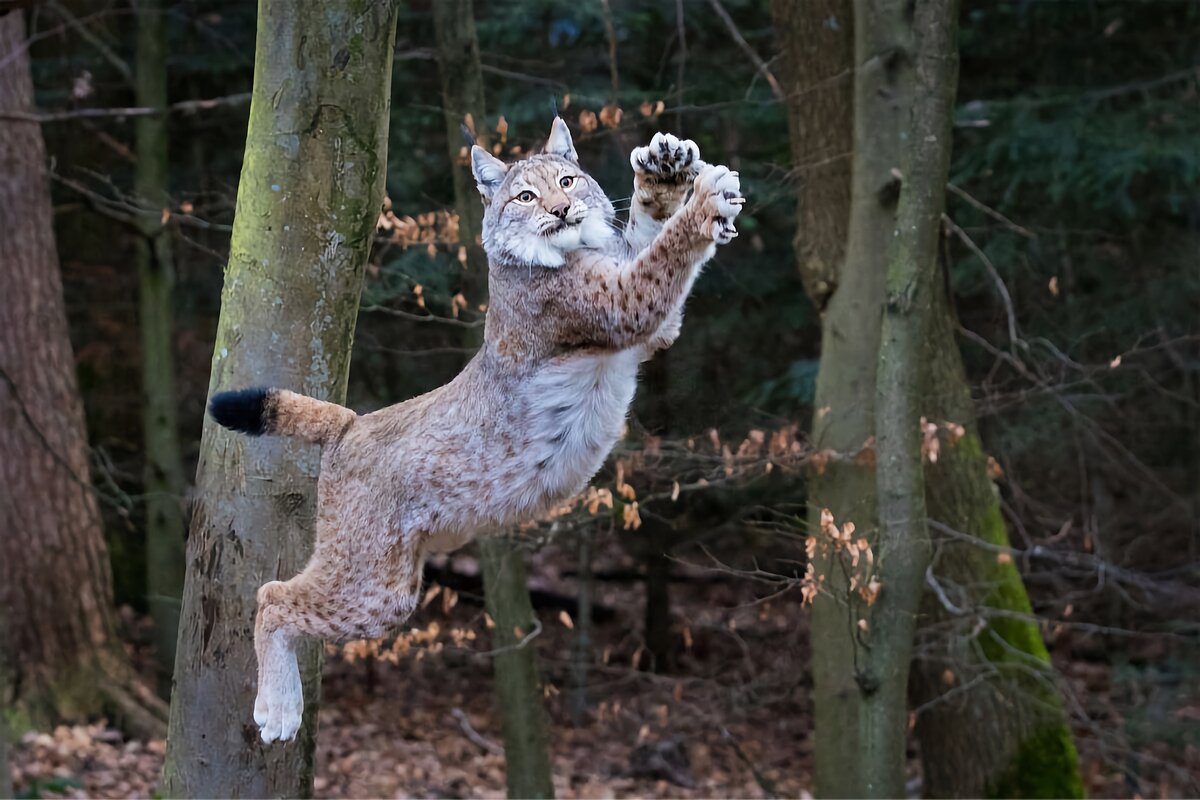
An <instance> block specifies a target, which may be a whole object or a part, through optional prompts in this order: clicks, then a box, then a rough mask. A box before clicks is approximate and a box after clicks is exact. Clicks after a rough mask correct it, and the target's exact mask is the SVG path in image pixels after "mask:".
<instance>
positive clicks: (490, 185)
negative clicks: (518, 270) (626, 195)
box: [471, 120, 613, 267]
mask: <svg viewBox="0 0 1200 800" xmlns="http://www.w3.org/2000/svg"><path fill="white" fill-rule="evenodd" d="M471 162H472V168H473V171H474V173H475V180H476V182H477V184H478V186H479V192H480V194H481V195H482V196H483V199H484V202H485V203H486V204H487V211H486V212H485V215H484V222H483V247H484V250H486V251H487V253H488V255H489V257H491V258H492V259H494V260H496V261H499V262H510V263H514V264H517V265H521V266H539V267H560V266H562V264H563V261H564V254H565V253H569V252H571V251H573V250H579V249H581V248H596V247H602V246H603V245H604V244H605V242H606V240H607V239H608V237H609V236H610V235H612V233H613V223H612V219H613V207H612V203H611V202H609V200H608V198H607V197H606V196H605V194H604V192H603V190H602V189H601V188H600V185H599V184H597V183H596V181H595V180H593V179H592V177H591V176H590V175H588V174H587V173H586V172H584V171H583V170H582V169H581V168H580V166H579V161H578V157H577V155H576V153H575V147H574V145H573V144H572V142H571V134H570V133H569V132H568V131H567V128H566V125H565V124H563V123H562V121H561V120H558V121H556V123H555V127H554V129H553V130H552V131H551V133H550V139H549V140H548V141H547V143H546V150H545V152H543V153H542V154H540V155H536V156H532V157H530V158H528V159H526V160H525V161H520V162H517V163H516V164H511V165H508V164H505V163H504V162H502V161H500V160H499V159H496V158H493V157H492V156H491V155H490V154H488V153H487V152H486V151H484V150H483V149H482V148H479V147H476V148H474V150H473V151H472V155H471Z"/></svg>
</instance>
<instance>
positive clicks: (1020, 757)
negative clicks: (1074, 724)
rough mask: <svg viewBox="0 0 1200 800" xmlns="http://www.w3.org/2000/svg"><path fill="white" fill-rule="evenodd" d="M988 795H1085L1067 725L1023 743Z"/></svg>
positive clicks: (1039, 796) (1060, 725) (1049, 729)
mask: <svg viewBox="0 0 1200 800" xmlns="http://www.w3.org/2000/svg"><path fill="white" fill-rule="evenodd" d="M987 796H988V797H1032V798H1042V797H1083V796H1084V795H1083V780H1082V778H1080V776H1079V754H1078V753H1077V752H1076V751H1075V743H1074V742H1072V741H1071V734H1070V732H1069V731H1068V730H1067V726H1066V725H1063V724H1059V725H1052V726H1050V727H1047V728H1045V729H1044V730H1042V731H1041V732H1040V733H1037V734H1034V735H1033V736H1030V737H1028V738H1026V739H1025V741H1024V742H1022V743H1021V748H1020V750H1018V751H1017V755H1016V758H1015V759H1013V762H1012V765H1011V766H1010V767H1009V769H1008V771H1007V772H1006V773H1004V774H1003V775H1002V776H1001V777H1000V778H999V779H998V780H997V781H996V782H995V783H993V784H992V786H991V787H990V789H989V791H988V792H987Z"/></svg>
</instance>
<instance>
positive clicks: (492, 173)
mask: <svg viewBox="0 0 1200 800" xmlns="http://www.w3.org/2000/svg"><path fill="white" fill-rule="evenodd" d="M471 174H472V175H474V176H475V185H476V186H477V187H478V188H479V193H480V194H481V195H483V200H484V202H485V203H486V202H489V201H490V200H491V199H492V195H494V194H495V193H496V189H498V188H500V182H501V181H503V180H504V176H505V175H507V174H508V165H507V164H505V163H504V162H503V161H501V160H500V159H498V158H496V157H495V156H493V155H492V154H491V153H489V152H488V151H487V150H484V149H483V148H482V147H480V146H479V145H475V146H474V147H472V148H471Z"/></svg>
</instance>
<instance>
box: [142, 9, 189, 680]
mask: <svg viewBox="0 0 1200 800" xmlns="http://www.w3.org/2000/svg"><path fill="white" fill-rule="evenodd" d="M137 15H138V17H137V20H138V29H137V75H136V78H137V104H138V105H139V106H145V107H148V108H165V107H166V105H167V41H166V34H165V30H164V25H163V23H164V18H165V11H164V9H163V6H162V2H161V0H138V2H137ZM168 170H169V168H168V166H167V117H166V114H165V113H163V114H156V115H151V116H143V117H139V118H138V122H137V169H136V177H135V180H136V186H135V190H136V193H137V196H138V201H139V203H140V204H141V205H142V206H144V207H145V208H146V209H148V210H147V211H146V212H145V213H142V214H141V215H140V216H139V217H138V219H137V231H138V234H139V235H138V239H137V267H138V296H139V311H140V326H141V340H142V443H143V448H144V451H145V477H144V494H145V496H146V594H147V599H148V605H149V609H150V616H151V617H152V618H153V619H154V641H155V645H156V648H157V651H158V659H159V670H160V672H159V674H160V675H161V676H162V680H161V681H160V689H161V690H162V691H161V693H162V694H169V690H170V682H171V670H172V668H173V667H174V665H175V639H176V636H177V635H178V630H179V601H180V598H181V597H182V596H183V572H184V568H183V561H184V516H183V508H182V505H181V501H182V497H183V493H184V476H183V458H182V455H181V451H180V445H179V423H178V418H177V416H176V406H177V402H176V397H175V356H174V351H173V347H172V345H173V343H174V334H175V312H174V307H173V289H174V286H175V266H174V263H173V260H172V255H171V237H170V233H169V231H168V230H167V228H166V226H165V225H164V224H163V217H164V214H163V209H165V208H167V207H169V199H168V183H169V181H168Z"/></svg>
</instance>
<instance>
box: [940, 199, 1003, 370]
mask: <svg viewBox="0 0 1200 800" xmlns="http://www.w3.org/2000/svg"><path fill="white" fill-rule="evenodd" d="M942 221H944V222H945V223H946V227H948V228H949V229H950V230H951V231H952V232H953V233H954V235H955V236H957V237H958V238H959V239H960V240H962V243H963V244H965V245H966V246H967V249H969V250H970V251H971V252H972V253H974V254H975V257H976V258H978V259H979V260H980V261H982V262H983V266H984V267H985V268H986V269H987V271H988V275H990V276H991V277H992V280H993V281H994V282H995V284H996V291H998V292H999V293H1000V299H1001V300H1003V301H1004V312H1005V314H1006V315H1007V316H1008V346H1009V349H1010V350H1011V351H1012V352H1013V353H1014V354H1015V353H1016V348H1017V342H1018V341H1019V339H1018V337H1017V312H1016V311H1015V310H1014V309H1013V302H1012V295H1010V294H1009V293H1008V287H1007V286H1006V285H1005V284H1004V279H1003V278H1001V277H1000V273H999V272H998V271H997V270H996V265H995V264H993V263H992V260H991V259H990V258H988V257H987V255H986V254H985V253H984V252H983V250H981V249H980V248H979V245H977V244H975V242H974V240H973V239H971V237H970V236H968V235H967V232H966V231H964V230H963V229H962V228H960V227H958V226H957V225H955V224H954V220H952V219H950V216H949V215H948V214H942Z"/></svg>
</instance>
